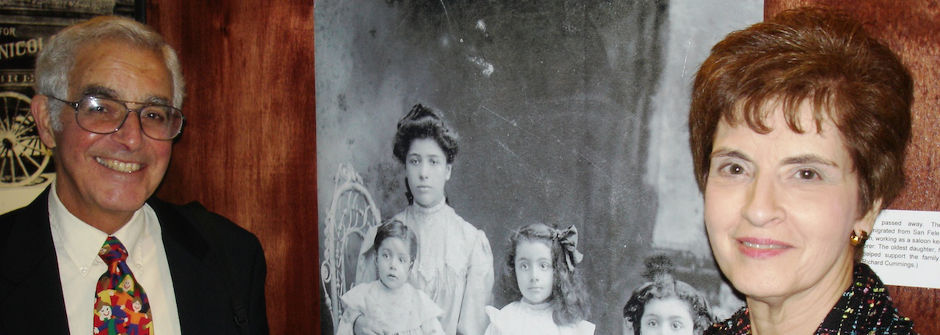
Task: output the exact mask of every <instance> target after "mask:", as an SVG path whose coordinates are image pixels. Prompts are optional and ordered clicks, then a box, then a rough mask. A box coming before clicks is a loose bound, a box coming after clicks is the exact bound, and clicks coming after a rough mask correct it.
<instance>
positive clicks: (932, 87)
mask: <svg viewBox="0 0 940 335" xmlns="http://www.w3.org/2000/svg"><path fill="white" fill-rule="evenodd" d="M807 5H815V6H825V7H830V8H836V9H839V10H842V11H844V12H846V13H847V14H848V15H851V16H853V17H855V18H857V19H858V20H859V21H861V22H862V23H864V24H865V26H866V27H867V28H868V31H869V32H870V33H871V34H872V35H874V36H875V37H877V38H879V39H881V40H882V41H884V42H885V43H886V44H887V45H888V47H890V48H891V50H893V51H894V52H895V53H897V54H898V56H900V57H901V61H903V62H904V63H905V65H907V67H908V69H909V70H910V71H911V74H912V75H913V76H914V106H913V108H912V111H913V127H912V128H913V132H912V135H913V136H912V140H911V144H910V146H909V148H908V154H907V161H906V162H905V171H906V173H907V179H908V180H907V185H905V188H904V191H902V192H901V195H900V196H899V197H898V199H897V200H895V201H894V202H893V203H892V204H890V205H889V206H888V207H889V208H893V209H909V210H922V211H940V169H938V168H937V166H938V164H940V140H938V139H940V114H938V113H937V110H940V91H938V90H937V87H940V68H938V67H937V65H938V64H940V37H938V35H937V27H940V2H938V1H934V0H931V1H901V2H898V1H894V0H867V1H854V0H819V1H808V0H765V2H764V17H772V16H773V15H774V14H776V13H779V12H781V11H783V10H786V9H789V8H795V7H800V6H807ZM888 291H889V292H890V293H891V297H892V298H893V299H894V302H895V305H897V307H898V309H899V310H900V311H901V314H902V315H904V316H908V317H910V318H912V319H914V329H915V330H916V331H917V332H918V333H920V334H940V290H938V289H926V288H915V287H903V286H889V287H888Z"/></svg>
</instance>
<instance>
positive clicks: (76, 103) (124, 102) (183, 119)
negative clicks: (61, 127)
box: [46, 95, 186, 141]
mask: <svg viewBox="0 0 940 335" xmlns="http://www.w3.org/2000/svg"><path fill="white" fill-rule="evenodd" d="M46 96H47V97H50V98H52V99H53V100H57V101H59V102H62V103H65V104H66V105H68V106H69V107H72V109H74V110H75V123H76V124H78V127H79V128H82V130H84V131H87V132H89V133H93V134H99V135H108V134H114V133H116V132H118V131H119V130H121V128H122V127H124V123H126V122H127V116H128V115H130V114H131V113H137V121H138V122H140V125H141V126H140V132H141V133H143V134H144V135H145V136H147V137H149V138H151V139H154V140H157V141H172V140H173V139H175V138H177V137H179V136H180V134H182V133H183V125H184V124H185V123H186V115H183V110H181V109H179V108H176V107H173V106H170V105H164V104H156V103H149V102H137V101H127V100H120V99H114V98H106V97H99V96H96V95H83V96H82V97H81V98H80V99H78V100H76V101H68V100H64V99H59V98H57V97H55V96H52V95H46ZM88 98H93V99H98V100H110V101H114V102H118V103H120V104H121V105H122V106H124V111H125V114H124V118H123V119H121V123H119V124H118V125H117V127H116V128H114V129H112V130H111V131H107V132H98V131H93V130H89V129H88V128H85V126H83V125H82V123H81V122H79V121H78V113H79V111H78V107H79V106H80V105H81V102H82V100H85V99H88ZM129 103H132V104H139V105H141V106H140V107H139V108H137V109H130V108H128V107H127V104H129ZM152 106H159V107H167V108H170V109H171V110H175V111H176V112H178V113H179V114H180V126H179V129H177V130H176V134H174V135H173V136H171V137H170V138H155V137H153V136H150V134H148V133H147V131H146V130H144V127H143V120H141V115H140V111H142V110H143V109H144V108H147V107H152Z"/></svg>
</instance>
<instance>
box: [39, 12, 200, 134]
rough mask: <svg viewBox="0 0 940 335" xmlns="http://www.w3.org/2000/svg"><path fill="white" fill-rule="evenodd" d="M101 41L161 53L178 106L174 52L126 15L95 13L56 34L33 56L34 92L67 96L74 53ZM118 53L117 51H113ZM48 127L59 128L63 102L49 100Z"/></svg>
mask: <svg viewBox="0 0 940 335" xmlns="http://www.w3.org/2000/svg"><path fill="white" fill-rule="evenodd" d="M101 41H120V42H125V43H128V44H130V45H132V46H134V47H136V48H140V49H144V50H150V51H153V52H155V53H157V54H158V55H162V57H163V63H164V65H166V68H167V71H169V73H170V79H171V80H172V81H173V97H171V98H172V99H173V101H172V102H171V103H172V104H173V107H176V108H182V106H183V95H184V94H185V92H186V88H185V86H186V83H185V80H184V79H183V71H182V70H180V63H179V59H177V57H176V51H174V50H173V48H172V47H170V45H169V44H167V43H166V41H164V40H163V37H162V36H160V34H158V33H157V32H156V31H154V30H153V28H150V27H149V26H147V25H144V24H142V23H140V22H137V21H134V20H132V19H129V18H125V17H119V16H99V17H95V18H92V19H90V20H88V21H85V22H81V23H78V24H75V25H72V26H69V27H67V28H65V29H62V31H60V32H58V33H56V34H55V35H53V36H52V38H51V39H50V40H49V42H47V43H46V44H45V45H44V46H43V48H42V50H40V51H39V55H37V56H36V92H37V93H39V94H42V95H46V96H53V97H56V98H60V99H69V97H68V88H69V79H70V78H69V72H71V71H72V67H73V66H74V65H75V59H76V58H77V57H78V52H79V51H80V49H81V48H82V47H83V46H85V45H90V44H92V43H96V42H101ZM115 52H120V50H115ZM48 106H49V107H48V108H49V114H50V118H51V120H52V128H53V129H55V130H61V129H62V122H61V120H60V118H59V116H60V115H59V114H60V112H61V111H62V108H63V107H64V106H65V105H64V103H62V102H60V101H58V100H55V99H49V103H48Z"/></svg>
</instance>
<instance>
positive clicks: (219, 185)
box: [147, 0, 319, 334]
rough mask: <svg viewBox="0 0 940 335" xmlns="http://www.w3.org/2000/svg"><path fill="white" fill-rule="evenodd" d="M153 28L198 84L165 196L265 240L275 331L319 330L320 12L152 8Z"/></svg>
mask: <svg viewBox="0 0 940 335" xmlns="http://www.w3.org/2000/svg"><path fill="white" fill-rule="evenodd" d="M147 18H148V23H150V24H151V25H152V26H154V27H155V28H156V29H157V30H159V31H160V32H161V33H163V34H164V36H165V37H166V39H167V40H168V41H169V43H170V44H171V45H173V46H174V47H176V48H177V50H178V51H179V53H180V60H181V63H182V65H183V73H184V75H185V76H186V79H187V81H188V86H187V89H186V92H187V98H186V103H185V105H184V107H183V110H184V114H185V115H186V118H187V120H186V121H187V123H186V128H185V130H184V134H183V136H182V138H181V139H180V140H179V142H178V143H176V145H175V147H174V153H173V160H172V162H171V164H170V168H169V171H168V172H167V176H166V179H165V181H164V184H163V186H162V188H161V189H160V190H159V195H160V196H161V198H163V199H166V200H168V201H172V202H176V203H183V202H188V201H193V200H196V201H200V202H202V203H203V204H205V205H206V207H208V208H209V209H210V210H213V211H215V212H217V213H220V214H222V215H225V216H226V217H228V218H230V219H232V220H233V221H235V222H236V223H238V224H239V225H241V226H242V227H244V228H246V229H248V230H250V231H252V232H253V233H255V234H256V235H257V236H258V238H259V239H260V240H261V244H262V245H263V246H264V251H265V255H266V258H267V262H268V277H267V311H268V320H269V322H270V328H271V333H272V334H309V333H313V332H315V329H318V327H319V323H318V320H317V319H318V317H319V312H318V303H317V302H318V301H319V298H317V297H318V296H319V294H318V292H319V291H318V288H319V285H318V283H319V278H318V266H317V259H318V257H317V246H316V242H315V241H317V236H316V234H317V229H316V227H317V220H316V213H317V202H316V178H315V176H316V159H315V152H316V147H315V145H316V144H315V140H316V134H315V129H316V125H315V122H316V115H315V105H316V104H315V101H314V59H313V54H314V53H313V50H314V48H313V2H312V1H310V0H291V1H247V0H222V1H188V0H151V1H148V6H147ZM207 279H208V278H207Z"/></svg>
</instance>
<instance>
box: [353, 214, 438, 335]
mask: <svg viewBox="0 0 940 335" xmlns="http://www.w3.org/2000/svg"><path fill="white" fill-rule="evenodd" d="M373 245H374V246H375V247H376V248H377V249H376V257H375V266H376V270H377V273H378V277H379V279H378V280H375V281H371V282H367V283H363V284H359V285H356V286H355V287H353V288H352V289H351V290H349V292H346V294H343V296H342V297H341V298H340V300H342V302H343V314H342V316H341V317H340V322H339V326H338V327H337V329H336V334H337V335H352V334H353V327H354V326H355V324H356V322H357V321H360V322H371V323H372V324H371V325H370V328H372V329H381V330H382V331H383V334H400V335H412V334H415V335H418V334H444V330H443V328H442V327H441V323H440V320H438V317H440V316H441V314H442V313H443V310H441V309H440V308H439V307H438V306H437V305H436V304H434V301H432V300H431V298H430V297H428V295H427V294H425V293H424V292H422V291H420V290H417V289H415V288H414V286H411V284H409V283H408V277H409V274H410V273H411V267H412V265H413V264H414V259H415V256H417V253H418V239H417V236H415V233H414V232H413V231H411V230H410V229H408V227H407V226H405V225H404V224H403V223H401V221H398V220H393V221H390V222H387V223H384V224H382V226H380V227H379V229H378V231H377V232H376V234H375V242H374V244H373ZM362 316H368V318H362V319H361V320H360V317H362Z"/></svg>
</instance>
